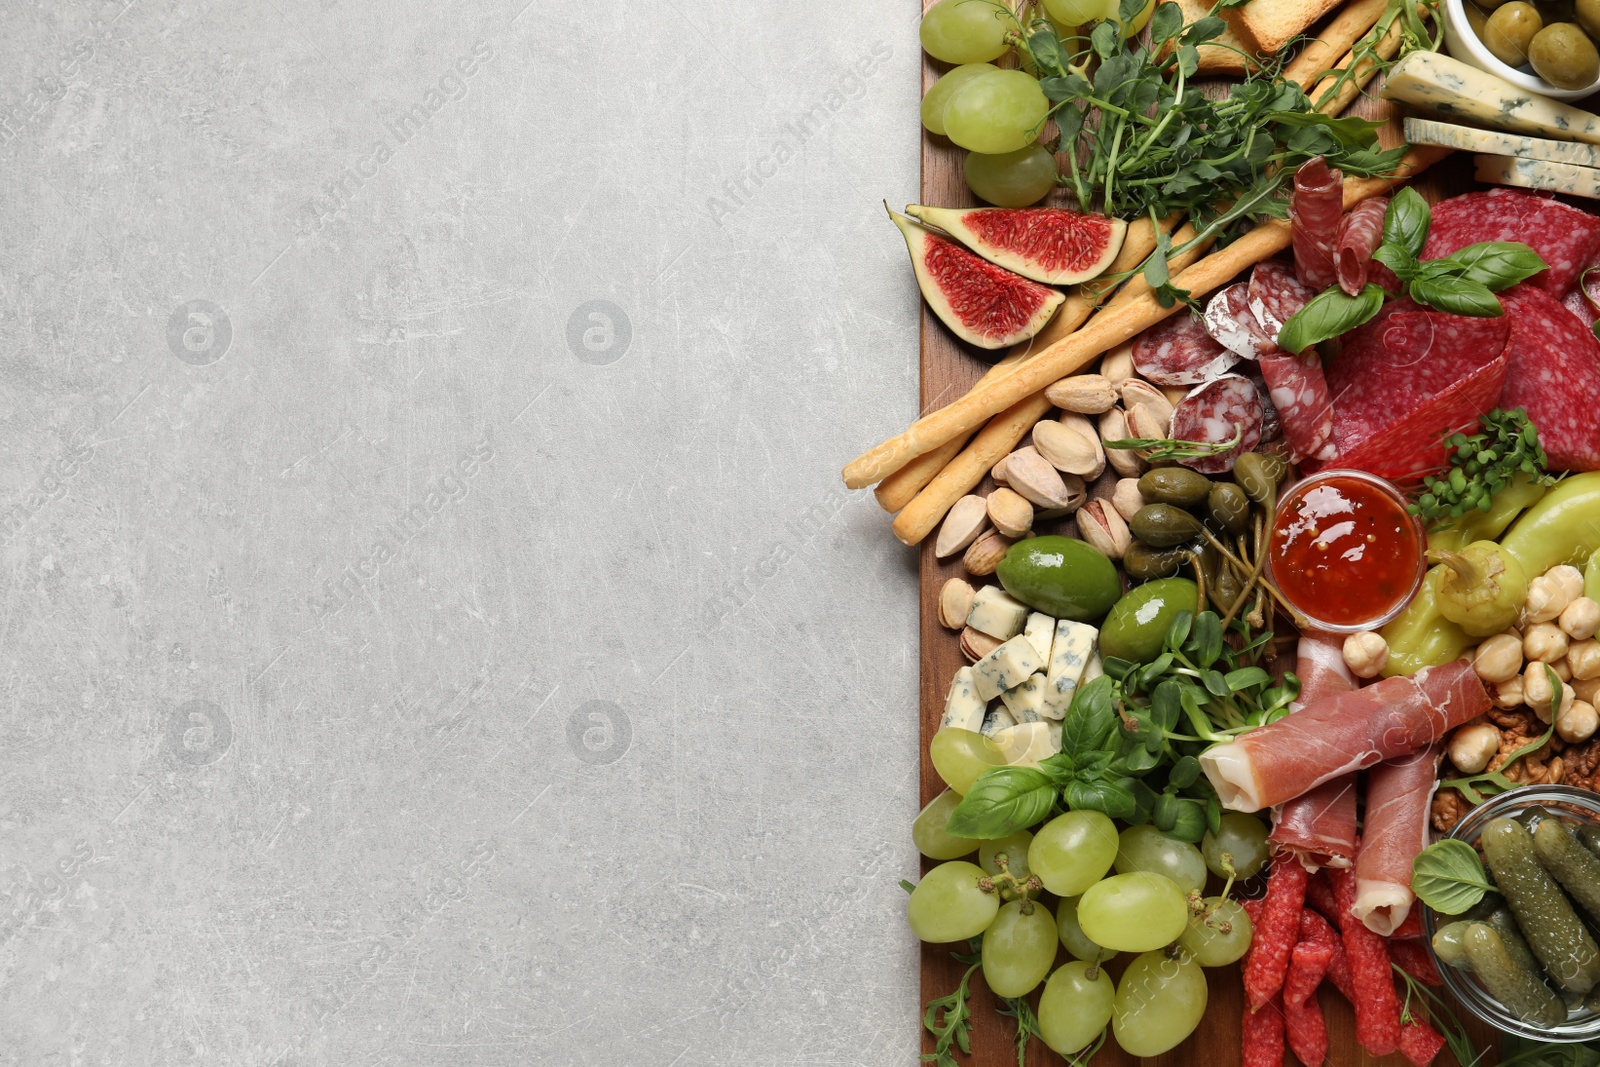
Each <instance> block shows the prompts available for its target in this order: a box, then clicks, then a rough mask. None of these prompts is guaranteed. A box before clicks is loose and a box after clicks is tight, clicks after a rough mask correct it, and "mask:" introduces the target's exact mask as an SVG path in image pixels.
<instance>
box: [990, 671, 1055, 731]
mask: <svg viewBox="0 0 1600 1067" xmlns="http://www.w3.org/2000/svg"><path fill="white" fill-rule="evenodd" d="M1000 699H1001V700H1002V701H1004V702H1005V705H1006V708H1007V709H1008V710H1009V711H1010V712H1011V714H1012V715H1014V716H1016V719H1017V721H1018V722H1039V721H1041V720H1042V719H1043V718H1044V675H1043V674H1042V673H1039V674H1032V675H1029V676H1028V680H1027V681H1025V682H1023V683H1022V684H1021V685H1019V686H1017V687H1016V688H1015V689H1007V690H1006V691H1005V692H1004V693H1001V694H1000Z"/></svg>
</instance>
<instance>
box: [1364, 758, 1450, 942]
mask: <svg viewBox="0 0 1600 1067" xmlns="http://www.w3.org/2000/svg"><path fill="white" fill-rule="evenodd" d="M1443 751H1444V741H1443V739H1440V740H1438V741H1435V742H1434V743H1433V744H1431V745H1429V746H1428V747H1427V748H1421V749H1418V750H1417V751H1415V752H1413V753H1412V754H1411V755H1409V756H1401V757H1400V758H1399V759H1392V760H1389V761H1388V762H1387V763H1380V764H1378V765H1377V766H1376V767H1374V768H1372V769H1371V770H1370V771H1368V772H1367V816H1366V818H1367V824H1366V830H1367V832H1366V833H1365V834H1363V835H1362V838H1361V850H1360V851H1359V852H1357V853H1356V902H1355V904H1354V905H1353V906H1352V907H1351V909H1350V910H1351V911H1352V912H1353V913H1354V914H1355V917H1356V918H1358V919H1360V920H1361V921H1362V922H1363V923H1365V924H1366V927H1367V929H1368V930H1371V931H1372V932H1373V933H1375V934H1382V935H1383V936H1384V937H1388V936H1389V935H1390V934H1393V933H1394V932H1395V930H1397V929H1399V927H1400V924H1401V923H1403V922H1405V920H1406V916H1407V915H1408V914H1409V913H1410V911H1411V905H1412V903H1413V902H1414V901H1415V900H1416V899H1417V898H1416V894H1414V893H1412V892H1411V861H1412V860H1414V859H1416V858H1417V853H1419V852H1421V851H1422V850H1423V849H1424V848H1426V847H1427V845H1428V836H1429V835H1428V813H1429V810H1430V809H1431V808H1432V806H1433V791H1434V790H1435V789H1436V788H1438V785H1439V782H1438V778H1437V775H1438V771H1439V755H1440V753H1442V752H1443Z"/></svg>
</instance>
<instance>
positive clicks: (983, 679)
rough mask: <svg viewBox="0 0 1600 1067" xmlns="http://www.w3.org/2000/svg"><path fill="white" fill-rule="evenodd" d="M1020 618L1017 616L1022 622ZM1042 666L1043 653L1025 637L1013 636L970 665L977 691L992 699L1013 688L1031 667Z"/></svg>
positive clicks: (1021, 681) (1037, 667) (1027, 673)
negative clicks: (1040, 653)
mask: <svg viewBox="0 0 1600 1067" xmlns="http://www.w3.org/2000/svg"><path fill="white" fill-rule="evenodd" d="M1021 624H1022V620H1020V619H1018V620H1017V625H1018V626H1021ZM1043 669H1044V657H1043V656H1041V655H1039V650H1038V649H1036V648H1034V647H1033V643H1032V642H1030V641H1029V640H1028V639H1027V638H1026V637H1013V638H1011V639H1010V640H1009V641H1007V642H1006V643H1005V644H1003V645H1001V646H1000V647H999V648H997V649H995V650H994V651H993V652H991V653H989V654H988V655H987V656H985V657H983V658H982V659H980V660H979V661H978V662H977V663H974V664H973V665H972V680H973V681H974V682H975V683H976V684H977V687H978V695H979V696H981V697H982V698H983V699H985V700H993V699H994V698H995V697H997V696H999V695H1000V694H1001V693H1004V692H1005V691H1006V690H1007V689H1015V688H1016V687H1017V686H1019V685H1021V684H1022V683H1023V682H1026V681H1027V680H1028V676H1029V675H1030V674H1032V673H1033V672H1034V671H1038V670H1043Z"/></svg>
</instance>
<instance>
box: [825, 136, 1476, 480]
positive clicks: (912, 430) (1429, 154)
mask: <svg viewBox="0 0 1600 1067" xmlns="http://www.w3.org/2000/svg"><path fill="white" fill-rule="evenodd" d="M1448 154H1449V150H1448V149H1438V148H1435V147H1433V146H1425V147H1419V148H1412V149H1411V150H1409V151H1408V152H1407V153H1406V154H1405V157H1404V158H1403V159H1402V160H1401V161H1400V165H1399V166H1398V167H1397V168H1396V169H1395V173H1394V174H1393V175H1391V176H1389V177H1385V178H1365V179H1361V180H1358V181H1353V182H1346V183H1345V187H1344V206H1345V207H1346V209H1348V208H1350V207H1351V206H1353V205H1355V204H1357V203H1360V202H1361V201H1362V200H1365V199H1367V198H1368V197H1370V196H1376V195H1378V194H1379V193H1383V192H1387V191H1389V190H1390V189H1392V188H1394V186H1396V185H1398V184H1399V183H1400V182H1402V181H1405V180H1406V179H1407V178H1410V177H1412V176H1413V175H1415V174H1417V173H1418V172H1420V171H1421V170H1423V169H1424V168H1426V167H1427V166H1429V165H1431V164H1432V163H1433V162H1434V161H1436V160H1438V159H1440V158H1441V157H1443V156H1444V155H1448ZM1289 234H1290V229H1289V224H1288V223H1287V222H1283V221H1280V220H1277V219H1269V220H1267V221H1265V222H1262V223H1260V224H1259V225H1257V226H1256V228H1255V229H1253V230H1251V231H1250V232H1249V233H1247V234H1245V235H1244V236H1243V237H1241V238H1239V239H1238V240H1237V241H1235V242H1233V243H1232V244H1230V245H1228V246H1227V247H1226V248H1223V249H1220V250H1218V251H1216V252H1213V253H1211V254H1210V255H1209V256H1207V257H1205V258H1204V259H1202V260H1200V261H1199V262H1198V263H1195V264H1194V265H1193V266H1191V267H1189V268H1188V269H1186V270H1184V271H1183V272H1182V273H1180V274H1179V275H1178V276H1177V277H1175V278H1174V279H1173V284H1174V285H1175V286H1177V287H1179V288H1182V289H1187V290H1188V291H1189V292H1190V293H1192V294H1194V295H1195V296H1197V297H1198V296H1204V295H1205V294H1207V293H1209V292H1211V291H1212V290H1213V289H1216V288H1217V287H1218V286H1220V285H1222V284H1223V283H1224V282H1227V281H1228V280H1229V279H1231V278H1233V277H1234V276H1235V275H1237V274H1238V273H1239V272H1240V271H1243V270H1244V269H1245V268H1247V267H1251V266H1254V265H1255V264H1257V263H1259V262H1261V261H1262V260H1264V259H1266V258H1268V257H1269V256H1273V255H1276V254H1277V253H1279V252H1281V251H1283V250H1284V249H1285V248H1287V247H1289ZM1178 306H1179V305H1176V304H1175V305H1173V306H1172V307H1170V308H1164V307H1162V306H1161V305H1160V304H1159V303H1157V301H1156V299H1155V296H1154V295H1153V294H1146V295H1144V296H1142V297H1138V298H1136V299H1133V300H1129V301H1126V302H1118V303H1116V304H1115V306H1112V307H1108V308H1106V310H1105V312H1104V313H1103V314H1100V315H1096V316H1095V317H1094V318H1093V319H1092V320H1090V321H1089V322H1088V323H1087V324H1086V325H1085V326H1084V328H1083V329H1081V330H1079V331H1078V332H1076V333H1074V334H1072V335H1071V336H1069V337H1067V338H1065V339H1064V340H1061V341H1057V342H1056V343H1055V344H1053V345H1051V346H1050V347H1048V348H1046V349H1045V350H1044V351H1042V352H1040V353H1039V354H1038V355H1037V356H1034V357H1032V358H1030V359H1029V360H1028V361H1027V362H1026V363H1025V364H1022V365H1019V366H1018V367H1017V369H1016V370H1015V371H1014V372H1012V373H1009V374H1007V375H1005V376H1004V377H1003V378H996V379H995V380H994V382H993V384H991V385H989V386H986V387H979V388H975V389H973V390H972V391H970V392H969V393H967V395H966V396H964V397H962V398H961V399H960V400H957V401H956V402H955V403H953V404H950V405H949V406H947V407H944V408H940V409H939V410H938V411H935V412H933V413H932V414H930V415H926V416H924V417H923V418H921V419H918V420H917V421H916V422H915V423H913V424H912V425H911V426H910V427H909V428H908V429H907V430H906V431H905V432H903V433H901V434H899V435H898V436H896V437H894V438H891V439H890V440H888V441H885V442H883V443H882V444H880V445H877V446H875V447H874V448H872V449H869V450H868V451H867V452H865V453H863V454H862V455H860V456H859V457H857V458H856V459H854V460H852V461H851V462H850V464H849V465H848V466H846V467H845V469H844V481H845V484H846V485H847V486H849V487H850V488H852V489H862V488H865V487H866V486H869V485H872V484H874V483H876V482H878V481H880V480H881V479H883V478H885V477H887V476H888V475H890V474H892V473H893V472H894V471H897V470H899V469H900V468H901V467H903V466H905V464H907V463H909V462H910V461H911V460H913V459H915V458H916V457H917V456H920V455H922V454H923V453H925V452H931V451H933V450H934V449H935V448H938V447H939V446H940V445H942V444H944V443H945V442H946V441H949V440H950V439H952V438H954V437H959V436H960V435H961V434H963V433H969V432H971V430H972V429H973V428H975V427H976V426H977V425H978V424H979V423H981V422H984V421H986V420H987V419H988V418H989V417H990V416H991V415H995V414H998V413H999V412H1001V411H1004V410H1006V409H1007V408H1009V407H1011V406H1012V405H1014V404H1016V403H1018V402H1019V401H1021V400H1023V399H1025V398H1027V397H1028V396H1029V395H1031V394H1033V393H1036V392H1038V391H1039V390H1041V389H1043V388H1044V387H1045V386H1047V385H1049V384H1050V383H1051V382H1053V381H1055V380H1056V379H1058V378H1063V377H1065V376H1067V375H1068V374H1071V373H1072V372H1073V371H1075V370H1077V369H1078V368H1079V367H1082V366H1083V365H1084V364H1086V363H1088V362H1089V361H1090V360H1092V359H1094V358H1095V357H1096V356H1099V355H1100V354H1101V353H1103V352H1106V351H1108V350H1109V349H1111V348H1114V347H1115V346H1117V345H1119V344H1121V343H1122V342H1124V341H1126V340H1128V339H1130V338H1132V337H1133V336H1135V335H1136V334H1138V333H1139V332H1140V331H1141V330H1144V329H1147V328H1149V327H1150V326H1153V325H1155V324H1156V323H1158V322H1160V321H1161V320H1162V319H1165V318H1167V317H1168V316H1170V315H1172V314H1173V313H1174V312H1175V311H1176V310H1177V308H1178Z"/></svg>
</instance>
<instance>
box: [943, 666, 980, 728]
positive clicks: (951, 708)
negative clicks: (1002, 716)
mask: <svg viewBox="0 0 1600 1067" xmlns="http://www.w3.org/2000/svg"><path fill="white" fill-rule="evenodd" d="M986 711H988V703H987V701H985V700H984V699H983V698H982V697H981V696H979V695H978V686H977V684H976V683H975V682H974V681H973V680H972V668H971V667H962V668H961V669H960V670H959V671H956V676H955V678H954V679H952V680H951V682H950V693H949V695H948V696H946V697H945V698H944V718H942V719H940V720H939V729H941V730H971V731H972V732H974V733H977V732H978V731H979V730H981V729H983V716H984V713H985V712H986Z"/></svg>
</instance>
